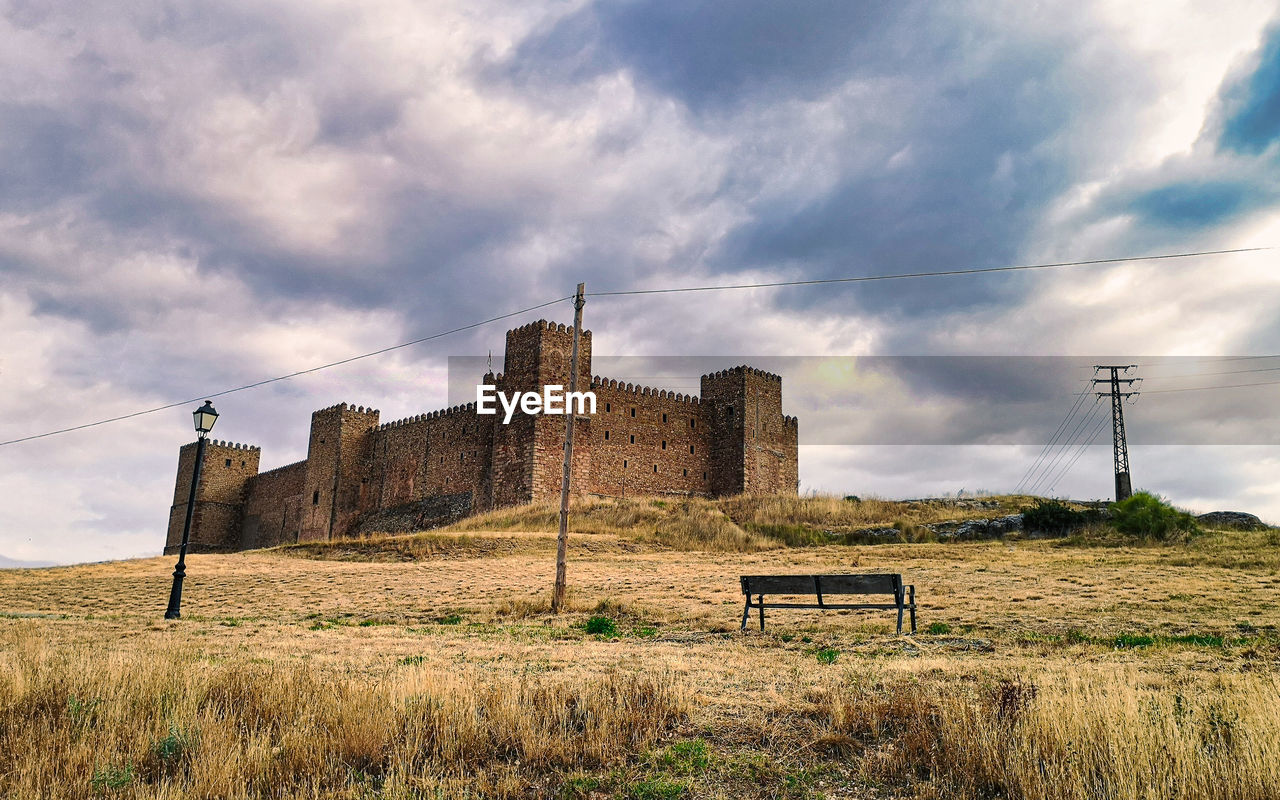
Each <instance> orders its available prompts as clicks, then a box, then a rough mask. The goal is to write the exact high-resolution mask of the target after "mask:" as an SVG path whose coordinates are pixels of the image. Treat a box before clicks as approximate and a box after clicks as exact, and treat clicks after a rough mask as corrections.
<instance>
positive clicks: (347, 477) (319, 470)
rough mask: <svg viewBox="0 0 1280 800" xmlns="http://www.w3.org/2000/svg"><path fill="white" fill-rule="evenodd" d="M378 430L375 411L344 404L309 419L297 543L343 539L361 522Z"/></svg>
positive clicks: (369, 492) (368, 493)
mask: <svg viewBox="0 0 1280 800" xmlns="http://www.w3.org/2000/svg"><path fill="white" fill-rule="evenodd" d="M377 426H378V411H377V409H373V408H370V409H366V408H364V407H363V406H349V405H347V404H346V403H340V404H339V405H336V406H331V407H329V408H325V409H322V410H320V411H317V412H315V413H314V414H312V415H311V438H310V440H309V441H308V443H307V468H306V478H305V479H304V480H303V491H302V514H301V517H302V520H301V526H300V529H299V531H298V541H299V542H315V541H328V540H330V539H332V538H334V537H335V536H341V535H343V534H344V533H346V531H347V527H348V526H349V524H350V523H351V522H352V521H353V520H354V519H355V518H356V517H357V516H359V514H360V511H361V510H362V508H363V507H364V506H365V505H366V502H367V500H368V498H369V496H370V494H371V490H370V489H369V487H368V483H367V479H368V474H369V462H370V456H371V453H370V452H369V449H370V439H371V437H370V433H371V432H372V431H373V429H374V428H376V427H377Z"/></svg>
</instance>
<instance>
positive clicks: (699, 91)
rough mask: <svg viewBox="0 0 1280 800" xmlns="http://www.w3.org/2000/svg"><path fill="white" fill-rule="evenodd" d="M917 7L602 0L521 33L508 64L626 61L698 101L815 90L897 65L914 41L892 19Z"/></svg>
mask: <svg viewBox="0 0 1280 800" xmlns="http://www.w3.org/2000/svg"><path fill="white" fill-rule="evenodd" d="M921 10H922V7H921V6H920V5H919V4H897V3H894V4H866V3H847V2H843V0H803V1H802V2H787V3H783V2H775V1H774V0H769V1H767V2H757V3H745V4H744V3H737V2H731V0H698V2H689V3H665V2H652V1H651V0H647V1H629V2H596V3H592V4H590V5H588V6H585V7H583V8H582V9H581V10H579V11H578V12H576V13H574V14H571V15H569V16H567V17H565V18H564V19H561V20H559V21H558V22H557V23H556V24H555V25H554V26H552V27H551V28H550V29H548V30H546V31H544V32H541V33H540V34H538V35H536V36H534V37H531V38H530V39H528V40H526V41H525V42H524V43H522V44H521V47H520V49H519V51H518V54H517V57H516V58H515V59H514V60H513V66H512V70H513V72H514V74H516V75H518V76H522V77H535V78H546V77H550V78H553V79H561V80H563V79H569V80H581V79H584V78H590V77H594V76H595V75H597V74H599V73H601V72H604V71H607V70H612V69H618V68H624V67H625V68H628V69H631V70H633V71H634V72H635V74H636V75H638V76H639V77H640V79H641V80H642V81H643V82H644V83H646V84H648V85H649V86H651V87H653V88H654V89H655V90H657V91H659V92H661V93H663V94H665V95H669V96H671V97H675V98H678V99H679V100H681V101H682V102H683V103H685V104H686V105H688V106H689V107H690V108H692V109H695V110H698V111H702V110H716V109H720V108H723V107H725V106H729V105H733V104H735V103H738V102H740V101H741V100H743V99H744V98H746V97H748V96H752V95H755V94H757V93H760V92H768V93H770V94H773V95H775V96H789V97H801V98H813V97H817V96H819V95H820V94H821V93H822V92H824V91H826V90H827V89H829V88H831V87H832V86H834V85H836V84H838V83H841V82H843V81H846V80H848V79H849V78H850V77H851V76H856V75H875V74H884V73H886V72H890V71H892V70H893V68H894V66H895V65H894V64H893V63H892V62H893V61H897V60H899V59H901V58H903V57H905V56H907V55H908V53H907V52H906V51H907V50H908V49H909V48H908V45H907V43H906V42H904V41H902V40H901V39H900V38H895V36H893V35H891V33H890V28H891V27H892V26H894V25H902V24H904V23H907V24H910V25H919V24H921V23H922V16H923V15H922V14H921V13H920V11H921ZM897 33H898V34H900V33H901V29H899V30H898V31H897ZM913 55H917V56H918V55H920V54H919V53H915V54H913Z"/></svg>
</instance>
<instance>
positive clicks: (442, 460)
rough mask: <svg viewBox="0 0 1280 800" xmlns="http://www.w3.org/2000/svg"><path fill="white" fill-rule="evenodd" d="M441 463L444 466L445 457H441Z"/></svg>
mask: <svg viewBox="0 0 1280 800" xmlns="http://www.w3.org/2000/svg"><path fill="white" fill-rule="evenodd" d="M440 463H441V464H443V463H444V456H440Z"/></svg>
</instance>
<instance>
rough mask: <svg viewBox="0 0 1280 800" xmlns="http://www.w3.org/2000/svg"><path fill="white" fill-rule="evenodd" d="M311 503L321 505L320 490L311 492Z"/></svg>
mask: <svg viewBox="0 0 1280 800" xmlns="http://www.w3.org/2000/svg"><path fill="white" fill-rule="evenodd" d="M311 505H313V506H318V505H320V492H318V491H316V492H312V493H311Z"/></svg>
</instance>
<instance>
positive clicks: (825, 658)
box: [815, 647, 840, 664]
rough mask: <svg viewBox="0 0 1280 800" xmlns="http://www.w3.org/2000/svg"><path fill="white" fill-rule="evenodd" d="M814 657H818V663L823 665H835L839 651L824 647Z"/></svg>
mask: <svg viewBox="0 0 1280 800" xmlns="http://www.w3.org/2000/svg"><path fill="white" fill-rule="evenodd" d="M815 655H816V656H817V657H818V661H820V662H822V663H823V664H834V663H836V659H838V658H839V657H840V651H839V650H837V649H835V648H834V647H824V648H822V649H821V650H819V651H818V652H817V653H815Z"/></svg>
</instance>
